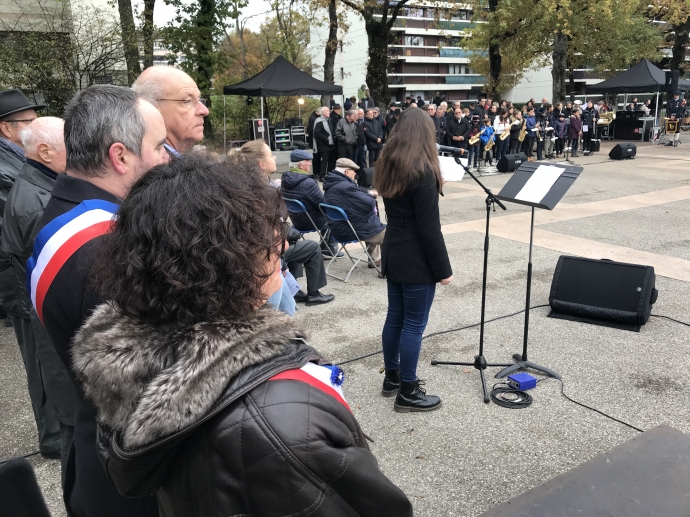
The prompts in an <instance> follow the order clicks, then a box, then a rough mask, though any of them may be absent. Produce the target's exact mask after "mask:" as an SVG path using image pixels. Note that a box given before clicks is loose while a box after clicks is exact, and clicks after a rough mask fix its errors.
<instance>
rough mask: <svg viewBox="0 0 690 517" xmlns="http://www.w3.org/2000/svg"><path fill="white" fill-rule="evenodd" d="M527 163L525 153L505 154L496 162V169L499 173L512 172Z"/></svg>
mask: <svg viewBox="0 0 690 517" xmlns="http://www.w3.org/2000/svg"><path fill="white" fill-rule="evenodd" d="M526 161H527V155H526V154H525V153H515V154H506V155H504V156H502V157H501V159H500V160H498V163H497V164H496V168H497V169H498V171H499V172H513V171H514V170H517V168H518V167H519V166H520V165H522V164H523V163H525V162H526Z"/></svg>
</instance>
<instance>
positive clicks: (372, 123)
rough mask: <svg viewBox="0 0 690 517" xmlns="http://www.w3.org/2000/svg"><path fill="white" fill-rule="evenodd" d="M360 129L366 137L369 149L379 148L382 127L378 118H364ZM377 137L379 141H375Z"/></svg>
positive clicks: (381, 143) (381, 145)
mask: <svg viewBox="0 0 690 517" xmlns="http://www.w3.org/2000/svg"><path fill="white" fill-rule="evenodd" d="M362 130H363V132H364V136H365V137H366V139H367V147H368V148H369V149H381V147H383V128H382V127H381V124H379V121H378V120H376V119H371V120H369V119H368V118H365V119H364V122H362ZM379 138H380V139H381V142H377V141H376V140H377V139H379Z"/></svg>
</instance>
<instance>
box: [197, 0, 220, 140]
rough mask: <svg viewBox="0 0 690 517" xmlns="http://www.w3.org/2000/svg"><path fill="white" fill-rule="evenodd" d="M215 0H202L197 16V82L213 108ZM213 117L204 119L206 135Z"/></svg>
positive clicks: (210, 133) (208, 132) (209, 133)
mask: <svg viewBox="0 0 690 517" xmlns="http://www.w3.org/2000/svg"><path fill="white" fill-rule="evenodd" d="M215 14H216V2H215V0H200V1H199V12H198V13H197V17H196V26H197V29H198V31H197V34H196V42H195V43H196V48H197V69H196V71H197V77H196V83H197V86H198V88H199V91H200V92H201V96H202V97H204V98H205V99H206V107H207V108H208V109H209V111H210V110H211V80H212V79H213V73H214V68H215V67H214V64H215V62H214V56H213V23H214V21H215ZM210 118H211V117H206V118H205V119H204V135H205V136H207V137H208V136H211V135H212V134H213V127H212V126H211V120H210Z"/></svg>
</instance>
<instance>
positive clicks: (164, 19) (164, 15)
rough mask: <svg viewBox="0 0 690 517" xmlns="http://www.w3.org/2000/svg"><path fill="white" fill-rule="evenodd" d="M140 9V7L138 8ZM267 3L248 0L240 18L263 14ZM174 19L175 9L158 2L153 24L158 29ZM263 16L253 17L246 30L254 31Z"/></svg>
mask: <svg viewBox="0 0 690 517" xmlns="http://www.w3.org/2000/svg"><path fill="white" fill-rule="evenodd" d="M139 8H140V9H141V6H139ZM269 8H270V7H269V3H268V2H267V1H266V0H249V5H247V7H245V8H244V9H242V16H243V17H247V16H251V15H253V14H259V13H263V12H265V11H268V10H269ZM174 17H175V8H174V7H172V6H170V5H166V4H165V3H164V2H163V0H158V1H157V2H156V6H155V8H154V11H153V22H154V23H155V24H156V26H158V27H164V26H165V25H167V24H168V22H170V21H172V19H173V18H174ZM264 19H265V17H264V16H254V17H253V18H251V19H250V20H249V21H248V22H247V28H249V29H251V30H253V31H256V30H258V29H259V26H260V25H261V23H262V22H263V21H264Z"/></svg>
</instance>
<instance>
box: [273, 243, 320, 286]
mask: <svg viewBox="0 0 690 517" xmlns="http://www.w3.org/2000/svg"><path fill="white" fill-rule="evenodd" d="M283 258H284V259H285V262H287V266H288V269H290V273H292V276H294V277H295V278H300V277H301V276H302V275H303V274H304V273H305V272H306V276H307V292H309V293H313V292H314V291H318V290H319V289H321V288H322V287H325V286H326V284H327V283H328V280H327V279H326V267H325V266H324V263H323V256H322V255H321V247H320V246H319V243H318V242H317V241H308V240H299V241H297V242H296V243H295V244H291V245H290V247H289V248H288V249H287V251H285V253H284V254H283Z"/></svg>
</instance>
